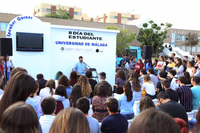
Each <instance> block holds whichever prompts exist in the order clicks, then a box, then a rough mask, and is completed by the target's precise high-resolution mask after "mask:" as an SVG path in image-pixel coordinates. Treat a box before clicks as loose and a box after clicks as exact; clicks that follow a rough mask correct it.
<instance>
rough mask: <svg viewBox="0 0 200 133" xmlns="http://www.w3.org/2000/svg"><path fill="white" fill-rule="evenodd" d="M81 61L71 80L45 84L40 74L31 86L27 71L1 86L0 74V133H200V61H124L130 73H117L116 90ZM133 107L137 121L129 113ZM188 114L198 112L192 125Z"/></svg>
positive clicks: (62, 77)
mask: <svg viewBox="0 0 200 133" xmlns="http://www.w3.org/2000/svg"><path fill="white" fill-rule="evenodd" d="M82 58H83V57H81V58H80V57H79V59H80V62H79V63H77V64H76V65H75V69H74V71H72V72H71V74H70V76H69V78H68V77H67V76H66V75H64V74H63V73H62V72H61V71H59V72H57V74H56V76H55V79H48V80H45V78H44V75H43V74H41V73H40V74H38V75H37V76H36V78H37V80H36V81H35V79H34V78H33V77H31V76H30V75H29V74H28V71H27V70H26V69H24V68H20V67H16V68H14V69H12V70H10V73H9V76H10V79H9V81H8V82H7V84H6V85H5V86H3V85H2V84H4V82H3V75H4V71H2V70H1V71H0V86H1V89H0V99H1V100H0V132H6V133H12V132H16V133H21V132H30V133H39V132H43V133H55V132H59V133H100V132H102V133H147V132H148V133H161V132H162V133H171V132H173V133H180V132H181V133H186V132H189V130H190V131H191V132H200V109H199V102H200V55H197V56H196V57H195V60H192V61H188V58H187V57H184V59H180V58H178V57H176V55H175V54H174V53H172V55H171V57H169V58H168V59H167V58H166V57H163V56H160V57H159V60H156V59H155V60H154V61H153V63H152V62H151V60H146V61H144V63H143V61H142V60H141V59H138V61H137V63H136V62H135V59H134V58H133V57H131V58H130V59H128V58H127V57H126V58H124V59H123V60H122V61H121V63H122V66H123V64H124V65H125V64H126V66H129V68H130V69H129V70H124V69H123V67H122V69H119V70H118V71H117V73H116V79H115V81H116V82H115V84H114V85H111V84H110V83H109V82H107V81H106V73H105V72H101V73H100V74H99V75H100V77H99V78H100V82H99V83H97V81H95V80H94V79H92V72H91V71H89V70H87V71H85V72H83V71H82V70H81V69H80V68H79V67H80V66H81V68H83V69H86V66H83V64H82ZM77 71H79V72H77ZM127 71H128V74H126V72H127ZM79 74H80V75H79ZM153 99H157V104H154V102H153ZM136 101H138V102H139V103H140V104H139V110H140V113H139V115H138V114H135V113H136V112H134V109H133V107H134V104H135V103H136ZM192 110H198V112H197V115H196V119H194V118H193V119H191V118H188V115H187V112H191V111H192ZM90 111H92V115H90V114H89V112H90ZM129 124H130V125H129Z"/></svg>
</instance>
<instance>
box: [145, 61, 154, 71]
mask: <svg viewBox="0 0 200 133" xmlns="http://www.w3.org/2000/svg"><path fill="white" fill-rule="evenodd" d="M151 68H153V65H152V61H151V59H147V60H146V67H145V68H143V69H145V70H146V72H148V70H149V69H151Z"/></svg>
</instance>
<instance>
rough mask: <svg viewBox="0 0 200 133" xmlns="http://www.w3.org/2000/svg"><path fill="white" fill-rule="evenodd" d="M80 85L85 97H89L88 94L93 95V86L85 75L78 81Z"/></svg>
mask: <svg viewBox="0 0 200 133" xmlns="http://www.w3.org/2000/svg"><path fill="white" fill-rule="evenodd" d="M78 84H80V86H81V88H82V93H83V96H87V95H88V94H90V93H91V92H90V91H91V86H90V84H89V81H88V79H87V77H86V76H84V75H82V76H80V78H79V79H78Z"/></svg>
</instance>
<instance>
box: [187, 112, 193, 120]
mask: <svg viewBox="0 0 200 133" xmlns="http://www.w3.org/2000/svg"><path fill="white" fill-rule="evenodd" d="M187 116H188V119H189V118H194V111H193V110H192V111H191V112H187Z"/></svg>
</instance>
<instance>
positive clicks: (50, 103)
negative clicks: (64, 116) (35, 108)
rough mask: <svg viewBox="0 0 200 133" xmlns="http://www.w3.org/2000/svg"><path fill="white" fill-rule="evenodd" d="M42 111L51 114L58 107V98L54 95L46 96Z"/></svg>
mask: <svg viewBox="0 0 200 133" xmlns="http://www.w3.org/2000/svg"><path fill="white" fill-rule="evenodd" d="M41 107H42V111H43V113H44V114H45V115H51V114H53V113H54V111H55V109H56V99H55V98H53V97H46V98H44V99H43V100H42V102H41Z"/></svg>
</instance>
